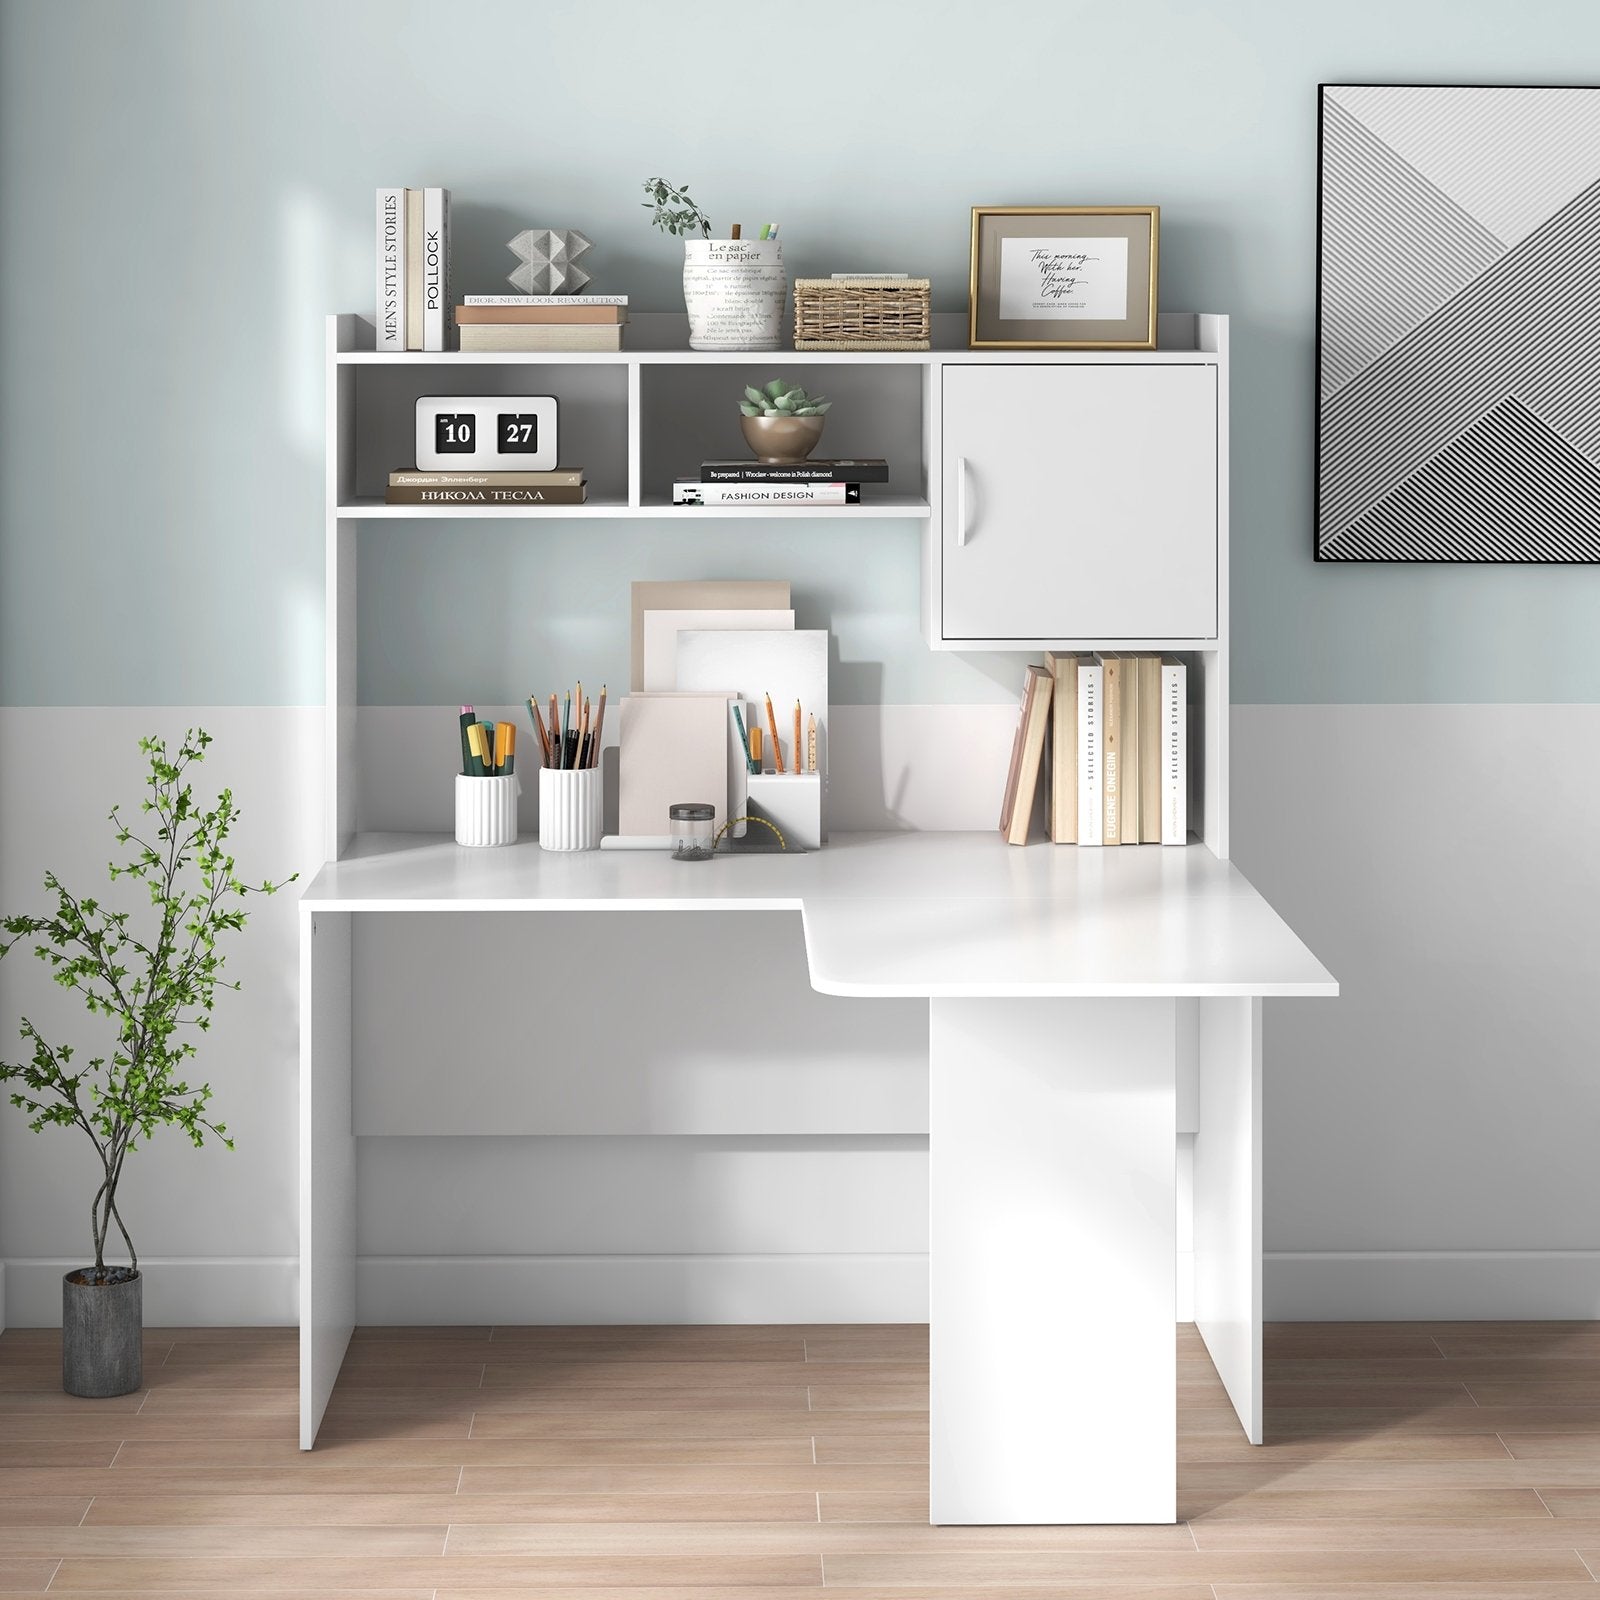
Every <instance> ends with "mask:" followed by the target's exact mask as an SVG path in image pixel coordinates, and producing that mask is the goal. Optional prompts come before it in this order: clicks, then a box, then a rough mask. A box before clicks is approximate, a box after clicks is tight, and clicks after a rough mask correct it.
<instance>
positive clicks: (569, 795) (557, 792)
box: [539, 766, 601, 850]
mask: <svg viewBox="0 0 1600 1600" xmlns="http://www.w3.org/2000/svg"><path fill="white" fill-rule="evenodd" d="M600 777H601V773H600V768H599V767H597V766H596V767H576V768H573V767H568V768H565V769H563V768H560V767H541V768H540V769H539V845H540V848H542V849H545V850H598V849H599V848H600V822H601V815H600V798H601V787H600Z"/></svg>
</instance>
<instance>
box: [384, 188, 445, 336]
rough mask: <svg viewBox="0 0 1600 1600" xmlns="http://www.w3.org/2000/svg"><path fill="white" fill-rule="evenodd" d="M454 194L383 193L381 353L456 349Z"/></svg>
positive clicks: (427, 191) (425, 191)
mask: <svg viewBox="0 0 1600 1600" xmlns="http://www.w3.org/2000/svg"><path fill="white" fill-rule="evenodd" d="M450 336H451V325H450V191H449V190H448V189H380V190H378V321H377V338H376V341H375V343H376V346H377V348H378V349H379V350H396V351H403V350H448V349H449V348H450Z"/></svg>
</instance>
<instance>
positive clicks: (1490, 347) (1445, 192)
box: [1316, 83, 1600, 562]
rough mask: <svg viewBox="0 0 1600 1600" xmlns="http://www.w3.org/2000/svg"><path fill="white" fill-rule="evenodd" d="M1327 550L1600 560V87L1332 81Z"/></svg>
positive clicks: (1324, 315)
mask: <svg viewBox="0 0 1600 1600" xmlns="http://www.w3.org/2000/svg"><path fill="white" fill-rule="evenodd" d="M1318 123H1319V138H1318V148H1319V179H1320V184H1319V190H1320V196H1321V199H1320V204H1319V207H1318V229H1317V426H1316V556H1317V559H1318V560H1319V561H1477V562H1511V561H1529V562H1546V561H1552V562H1561V561H1569V562H1570V561H1600V88H1557V87H1537V88H1515V87H1501V88H1494V87H1488V86H1482V85H1477V86H1465V85H1457V86H1451V85H1439V84H1430V85H1417V84H1381V85H1380V84H1329V83H1325V84H1322V85H1321V86H1320V88H1319V104H1318Z"/></svg>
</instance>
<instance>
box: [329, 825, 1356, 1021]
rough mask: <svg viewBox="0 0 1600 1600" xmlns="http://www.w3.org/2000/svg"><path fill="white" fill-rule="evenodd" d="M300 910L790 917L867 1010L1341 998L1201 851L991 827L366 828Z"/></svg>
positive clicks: (1231, 874) (835, 979)
mask: <svg viewBox="0 0 1600 1600" xmlns="http://www.w3.org/2000/svg"><path fill="white" fill-rule="evenodd" d="M301 907H302V910H303V911H306V912H312V911H480V912H481V911H659V910H680V911H697V910H699V911H705V910H712V911H738V910H746V911H793V910H797V911H799V912H800V913H801V916H802V919H803V925H804V928H805V942H806V953H807V958H808V961H809V964H810V970H811V983H812V986H813V987H814V988H816V989H818V990H820V991H821V992H822V993H824V994H838V995H862V996H896V995H901V996H905V995H910V996H916V995H924V996H935V995H942V996H952V997H953V996H993V997H1019V996H1030V995H1031V996H1078V997H1091V996H1092V997H1107V996H1129V997H1132V996H1149V995H1276V996H1290V995H1299V996H1315V995H1336V994H1337V993H1338V992H1339V986H1338V984H1337V982H1336V981H1335V980H1334V979H1333V978H1332V977H1331V976H1330V974H1329V973H1328V972H1327V970H1326V969H1325V968H1324V967H1323V966H1322V964H1321V963H1320V962H1319V961H1318V960H1317V958H1316V957H1315V956H1314V955H1312V953H1311V952H1310V951H1309V950H1308V949H1306V947H1305V946H1304V945H1303V944H1302V943H1301V942H1300V940H1299V939H1298V938H1297V937H1296V936H1295V934H1294V932H1293V930H1292V929H1290V928H1289V927H1288V925H1287V924H1286V923H1285V922H1284V921H1283V919H1282V918H1281V917H1279V915H1278V914H1277V912H1275V911H1274V910H1273V909H1272V907H1271V906H1270V905H1268V904H1267V902H1266V901H1265V900H1264V899H1262V897H1261V896H1260V895H1259V894H1257V893H1256V891H1255V890H1254V889H1253V888H1252V887H1251V886H1250V884H1249V883H1248V882H1247V881H1246V879H1245V878H1244V877H1242V876H1241V875H1240V874H1239V873H1238V872H1237V871H1236V870H1235V869H1234V868H1233V867H1232V866H1231V865H1230V864H1229V863H1227V862H1222V861H1218V860H1217V859H1216V857H1215V856H1213V855H1212V854H1211V852H1210V851H1209V850H1207V849H1206V848H1205V846H1204V845H1197V844H1196V845H1190V846H1188V847H1187V848H1186V849H1183V850H1174V849H1165V848H1161V847H1158V846H1155V845H1150V846H1140V847H1138V848H1131V849H1120V850H1118V849H1109V850H1106V849H1101V850H1087V849H1086V850H1078V849H1072V848H1057V847H1055V846H1054V845H1047V844H1038V845H1032V846H1029V847H1027V848H1023V849H1017V848H1013V847H1011V846H1008V845H1006V844H1004V843H1003V842H1002V841H1001V840H1000V838H999V836H998V835H991V834H987V833H893V834H841V835H835V836H834V838H833V841H832V842H831V843H830V844H828V845H827V846H826V847H825V848H823V849H822V850H819V851H816V852H814V853H812V854H809V855H802V856H793V857H784V856H782V855H760V856H747V857H742V858H741V857H736V856H735V857H726V858H724V857H721V856H720V855H719V856H718V857H717V858H716V859H715V860H712V861H709V862H697V863H690V862H682V861H673V860H672V859H671V858H670V857H669V856H668V855H666V854H664V853H662V852H656V851H609V850H608V851H598V852H582V853H573V854H557V853H555V852H545V851H542V850H540V849H539V847H538V845H537V844H536V843H533V842H531V841H530V842H528V843H524V844H518V845H513V846H511V847H509V848H506V849H493V850H472V849H465V848H463V847H461V846H459V845H457V844H455V843H454V842H453V841H450V840H448V839H444V838H441V837H440V836H438V835H423V834H411V835H406V834H362V835H360V836H358V838H357V839H356V840H355V841H354V843H353V845H352V847H351V850H350V851H349V853H348V854H347V855H346V856H345V857H344V859H342V860H340V861H337V862H330V863H329V864H328V865H327V866H325V867H323V869H322V870H321V871H320V872H319V873H318V874H317V876H316V878H315V879H314V880H313V881H312V883H311V884H310V886H309V887H308V888H307V889H306V891H305V894H304V895H303V896H302V899H301Z"/></svg>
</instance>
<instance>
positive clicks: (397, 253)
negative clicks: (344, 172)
mask: <svg viewBox="0 0 1600 1600" xmlns="http://www.w3.org/2000/svg"><path fill="white" fill-rule="evenodd" d="M375 344H376V348H377V349H379V350H404V349H405V347H406V192H405V190H404V189H379V190H378V317H377V339H376V341H375Z"/></svg>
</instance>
